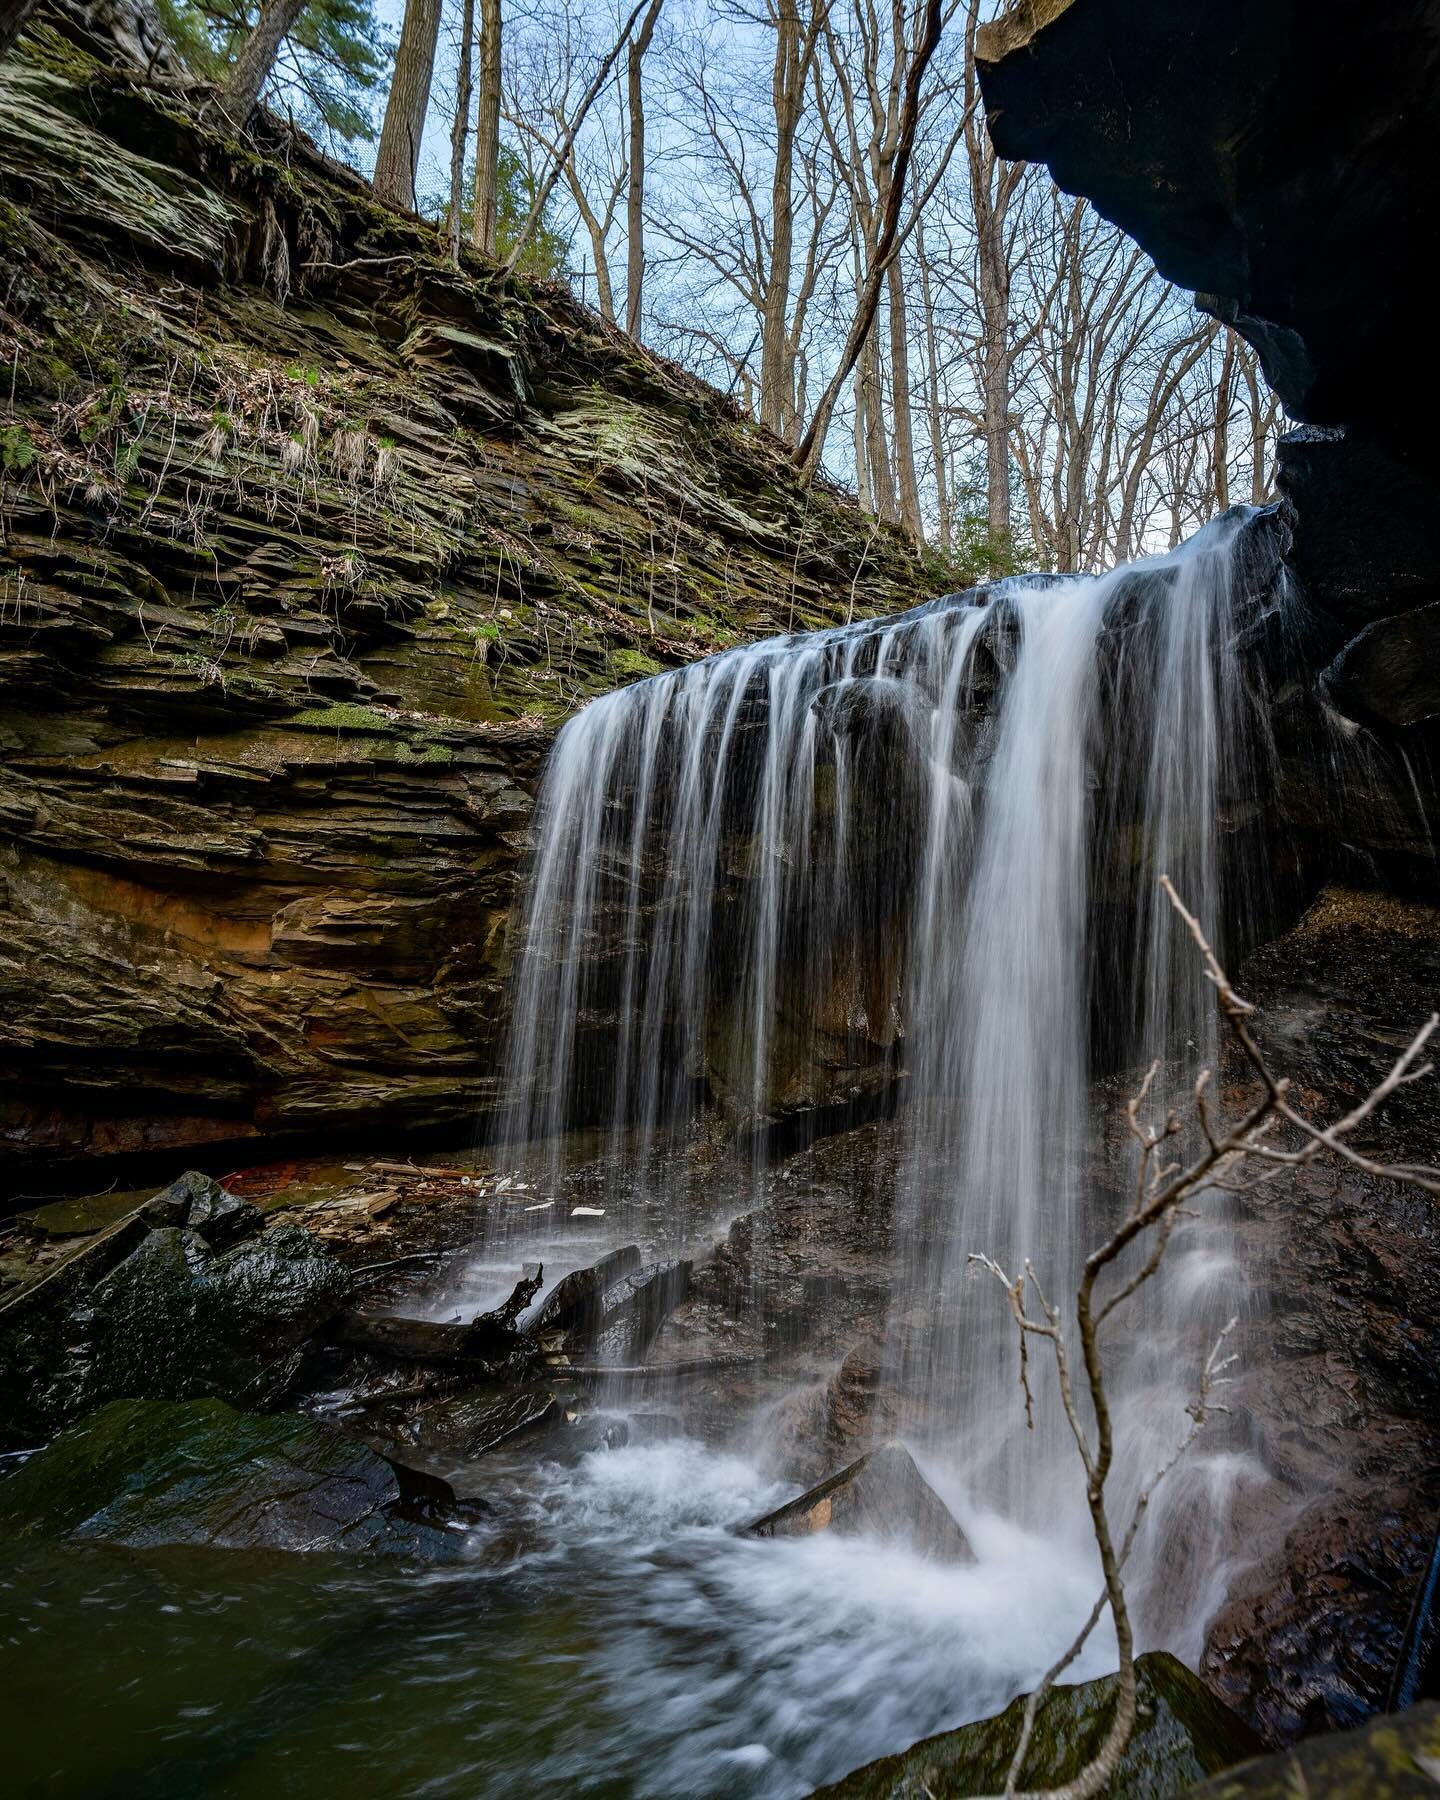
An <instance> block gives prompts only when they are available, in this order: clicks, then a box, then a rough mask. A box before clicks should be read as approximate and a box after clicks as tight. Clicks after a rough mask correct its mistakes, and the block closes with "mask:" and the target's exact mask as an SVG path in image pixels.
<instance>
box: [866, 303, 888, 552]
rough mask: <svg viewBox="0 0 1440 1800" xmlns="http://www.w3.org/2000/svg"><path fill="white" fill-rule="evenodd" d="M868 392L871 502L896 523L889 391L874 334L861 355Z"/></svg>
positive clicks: (886, 517) (884, 516) (867, 418)
mask: <svg viewBox="0 0 1440 1800" xmlns="http://www.w3.org/2000/svg"><path fill="white" fill-rule="evenodd" d="M860 371H861V381H862V383H863V386H864V390H865V461H866V464H867V466H868V467H869V470H870V499H871V503H872V505H873V507H874V510H875V512H876V513H877V514H878V515H879V516H880V518H882V519H886V520H889V521H890V522H891V523H892V524H893V523H894V521H895V518H896V508H895V483H894V481H893V480H892V478H891V473H890V446H889V445H888V444H887V443H886V441H885V388H884V383H883V381H882V378H881V373H880V345H879V342H878V340H877V338H876V336H875V333H874V332H873V331H872V332H871V333H870V334H869V336H868V337H867V338H866V340H865V346H864V348H863V349H862V350H861V352H860Z"/></svg>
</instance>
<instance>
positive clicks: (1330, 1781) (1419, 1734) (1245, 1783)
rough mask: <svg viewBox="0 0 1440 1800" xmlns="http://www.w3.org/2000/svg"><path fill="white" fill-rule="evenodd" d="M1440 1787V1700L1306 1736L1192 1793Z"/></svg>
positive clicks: (1382, 1794) (1391, 1794)
mask: <svg viewBox="0 0 1440 1800" xmlns="http://www.w3.org/2000/svg"><path fill="white" fill-rule="evenodd" d="M1437 1788H1440V1704H1437V1703H1436V1702H1434V1701H1427V1702H1425V1704H1423V1705H1421V1706H1414V1707H1411V1708H1410V1710H1409V1711H1408V1712H1403V1713H1396V1714H1394V1715H1381V1716H1380V1717H1378V1718H1374V1719H1371V1720H1370V1722H1369V1723H1368V1724H1367V1725H1365V1726H1363V1727H1361V1729H1359V1730H1358V1731H1331V1732H1326V1733H1325V1734H1324V1735H1323V1736H1322V1737H1314V1738H1305V1739H1303V1740H1302V1741H1301V1742H1300V1743H1298V1744H1294V1745H1292V1746H1291V1748H1290V1749H1288V1750H1284V1751H1281V1752H1280V1754H1279V1755H1277V1756H1262V1757H1259V1758H1257V1759H1256V1760H1255V1761H1253V1762H1247V1763H1243V1764H1241V1766H1240V1767H1239V1768H1238V1769H1230V1770H1228V1771H1227V1772H1226V1773H1225V1774H1224V1775H1221V1776H1219V1777H1217V1778H1216V1779H1215V1780H1214V1781H1207V1782H1204V1783H1203V1784H1202V1785H1201V1786H1199V1787H1195V1788H1192V1789H1191V1790H1190V1797H1191V1800H1297V1796H1305V1795H1309V1796H1313V1797H1314V1800H1319V1797H1320V1796H1321V1795H1324V1794H1328V1795H1332V1796H1335V1797H1336V1800H1340V1797H1341V1796H1345V1797H1347V1800H1348V1797H1353V1800H1362V1796H1363V1800H1410V1796H1411V1795H1414V1796H1415V1800H1431V1797H1433V1795H1434V1793H1435V1791H1436V1789H1437Z"/></svg>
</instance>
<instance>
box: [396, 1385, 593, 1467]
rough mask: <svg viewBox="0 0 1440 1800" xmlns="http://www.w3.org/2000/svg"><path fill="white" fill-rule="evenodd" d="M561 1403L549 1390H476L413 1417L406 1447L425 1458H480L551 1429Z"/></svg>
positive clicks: (426, 1408) (437, 1403) (443, 1401)
mask: <svg viewBox="0 0 1440 1800" xmlns="http://www.w3.org/2000/svg"><path fill="white" fill-rule="evenodd" d="M558 1413H559V1402H558V1401H557V1400H556V1398H555V1396H554V1394H553V1393H551V1391H550V1390H549V1389H548V1388H540V1387H534V1388H521V1389H519V1390H518V1391H517V1390H497V1389H495V1388H477V1389H475V1390H473V1391H471V1392H468V1393H464V1394H456V1395H454V1396H452V1397H451V1398H450V1399H447V1400H440V1401H437V1402H436V1403H435V1404H433V1405H431V1406H427V1407H425V1408H424V1410H423V1411H422V1412H421V1413H420V1414H419V1415H418V1416H417V1417H416V1420H415V1423H414V1427H413V1431H412V1433H411V1434H410V1441H411V1442H414V1443H415V1444H417V1445H419V1446H420V1448H421V1449H423V1450H425V1451H426V1452H428V1453H434V1452H436V1451H442V1450H443V1451H445V1452H449V1453H454V1454H458V1455H461V1456H465V1457H477V1456H483V1455H484V1454H485V1452H486V1451H487V1450H493V1449H495V1448H496V1447H497V1445H500V1444H508V1443H510V1442H511V1441H512V1440H513V1439H515V1438H518V1437H522V1436H524V1435H525V1434H526V1433H528V1432H531V1431H536V1430H539V1428H540V1427H541V1426H544V1425H549V1424H552V1423H553V1422H554V1421H555V1419H556V1417H557V1415H558Z"/></svg>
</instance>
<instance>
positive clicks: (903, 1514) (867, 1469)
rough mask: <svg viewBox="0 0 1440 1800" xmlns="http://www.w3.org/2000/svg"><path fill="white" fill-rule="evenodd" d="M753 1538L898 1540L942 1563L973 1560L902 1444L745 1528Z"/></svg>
mask: <svg viewBox="0 0 1440 1800" xmlns="http://www.w3.org/2000/svg"><path fill="white" fill-rule="evenodd" d="M746 1529H747V1531H748V1532H749V1533H750V1535H751V1536H752V1537H765V1538H775V1537H812V1536H814V1534H815V1533H816V1532H819V1531H834V1532H836V1533H838V1534H839V1535H841V1536H844V1537H860V1536H874V1537H881V1538H890V1539H899V1540H901V1541H903V1542H905V1543H908V1544H910V1545H912V1546H913V1547H914V1548H915V1549H916V1550H919V1551H921V1552H922V1553H923V1554H925V1555H927V1556H933V1557H936V1558H938V1559H939V1560H941V1561H944V1562H973V1561H974V1560H975V1553H974V1551H972V1550H971V1548H970V1544H969V1540H968V1539H967V1538H966V1536H965V1533H964V1532H963V1531H962V1530H961V1529H960V1527H959V1525H958V1524H956V1522H955V1520H954V1518H953V1517H952V1516H951V1513H950V1509H949V1507H947V1506H946V1504H945V1502H944V1501H943V1500H942V1499H941V1498H940V1496H939V1495H938V1494H937V1493H936V1492H935V1490H934V1488H932V1487H931V1486H930V1484H929V1482H928V1481H926V1479H925V1477H924V1476H923V1475H922V1474H921V1473H920V1471H919V1469H918V1468H916V1466H915V1459H914V1458H913V1457H912V1456H911V1454H910V1452H909V1451H908V1450H907V1449H905V1447H904V1446H903V1445H901V1444H886V1445H884V1446H882V1448H880V1449H879V1450H872V1451H870V1453H869V1454H868V1455H866V1456H862V1457H860V1458H859V1459H858V1460H857V1461H855V1462H853V1463H851V1464H850V1465H849V1467H848V1468H844V1469H841V1470H840V1472H839V1473H838V1474H837V1475H831V1476H829V1477H828V1478H827V1479H826V1480H824V1481H822V1482H821V1483H820V1484H819V1485H818V1486H817V1487H813V1488H810V1489H809V1490H808V1492H806V1493H803V1494H801V1495H800V1496H799V1498H798V1499H795V1500H790V1501H787V1502H786V1504H785V1505H784V1506H781V1507H778V1508H777V1509H776V1510H775V1511H774V1512H772V1513H767V1514H766V1515H765V1517H764V1518H763V1519H757V1520H756V1521H755V1522H754V1524H753V1525H750V1526H747V1527H746Z"/></svg>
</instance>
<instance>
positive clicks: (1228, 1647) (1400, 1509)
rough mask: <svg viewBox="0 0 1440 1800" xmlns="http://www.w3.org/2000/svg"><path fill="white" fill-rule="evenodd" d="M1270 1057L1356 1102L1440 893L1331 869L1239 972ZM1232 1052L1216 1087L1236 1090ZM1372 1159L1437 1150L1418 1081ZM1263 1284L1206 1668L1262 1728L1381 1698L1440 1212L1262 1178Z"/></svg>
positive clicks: (1424, 1456)
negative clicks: (1253, 1477) (1301, 911)
mask: <svg viewBox="0 0 1440 1800" xmlns="http://www.w3.org/2000/svg"><path fill="white" fill-rule="evenodd" d="M1238 979H1239V984H1240V988H1241V991H1242V992H1243V993H1244V995H1245V997H1246V998H1247V999H1248V1000H1250V1001H1251V1002H1252V1003H1254V1004H1255V1006H1256V1008H1257V1011H1256V1014H1255V1030H1256V1032H1257V1033H1258V1035H1259V1038H1260V1042H1261V1044H1262V1046H1263V1047H1264V1049H1265V1050H1266V1052H1267V1054H1268V1056H1269V1057H1270V1060H1271V1063H1272V1066H1273V1067H1275V1068H1277V1069H1283V1070H1285V1071H1286V1073H1287V1074H1289V1075H1290V1076H1291V1077H1292V1078H1293V1079H1294V1081H1295V1083H1296V1086H1297V1088H1298V1089H1299V1091H1301V1092H1303V1093H1305V1094H1307V1095H1317V1094H1319V1095H1325V1096H1327V1099H1328V1101H1329V1103H1330V1104H1331V1105H1333V1106H1334V1107H1336V1108H1338V1109H1342V1110H1343V1108H1345V1107H1346V1106H1349V1105H1353V1104H1354V1103H1355V1102H1356V1101H1357V1100H1359V1099H1360V1098H1361V1096H1362V1095H1364V1094H1365V1093H1368V1092H1369V1090H1370V1088H1371V1086H1372V1085H1373V1083H1374V1082H1375V1081H1376V1080H1377V1079H1379V1077H1380V1075H1381V1074H1383V1072H1384V1071H1385V1069H1387V1068H1388V1067H1389V1065H1390V1064H1391V1062H1392V1061H1393V1060H1394V1058H1395V1055H1396V1054H1397V1052H1398V1049H1399V1047H1400V1046H1401V1045H1403V1044H1404V1043H1406V1042H1408V1041H1409V1038H1410V1037H1411V1035H1412V1033H1413V1031H1414V1030H1415V1028H1416V1026H1417V1025H1418V1024H1419V1023H1420V1021H1422V1020H1423V1019H1424V1018H1426V1017H1427V1016H1428V1015H1429V1013H1430V1012H1431V1010H1432V1009H1433V1007H1434V1004H1435V995H1436V993H1437V992H1440V910H1437V909H1436V908H1434V907H1431V906H1422V905H1418V904H1413V903H1407V902H1401V901H1398V900H1394V899H1387V898H1386V897H1384V896H1382V895H1377V894H1373V893H1361V892H1359V891H1356V890H1349V889H1342V888H1338V887H1337V888H1330V889H1327V890H1326V891H1325V893H1324V894H1323V895H1321V897H1320V898H1319V899H1318V900H1317V901H1316V903H1315V905H1314V906H1313V907H1312V908H1311V909H1310V910H1309V912H1307V913H1306V915H1305V916H1304V918H1303V919H1301V920H1300V921H1299V922H1298V923H1297V924H1296V925H1295V927H1294V928H1293V929H1292V930H1291V931H1290V932H1288V933H1287V934H1286V935H1285V936H1284V937H1283V938H1281V939H1279V940H1277V941H1276V942H1275V943H1274V944H1272V945H1269V946H1267V947H1266V948H1265V949H1263V950H1261V951H1259V952H1257V953H1256V954H1255V955H1254V956H1253V957H1251V958H1250V959H1249V960H1248V961H1247V962H1246V963H1245V964H1244V965H1243V966H1242V967H1241V968H1240V970H1239V972H1238ZM1245 1091H1246V1090H1245V1088H1244V1086H1243V1084H1241V1085H1238V1086H1237V1085H1236V1075H1235V1072H1234V1071H1233V1070H1232V1071H1230V1072H1229V1074H1228V1075H1227V1095H1228V1097H1229V1099H1230V1100H1231V1103H1232V1105H1233V1103H1234V1102H1235V1101H1236V1100H1237V1099H1239V1098H1240V1097H1241V1096H1242V1095H1243V1094H1244V1093H1245ZM1366 1148H1367V1151H1368V1152H1369V1153H1370V1154H1371V1155H1374V1156H1376V1157H1377V1158H1381V1159H1383V1160H1386V1161H1396V1162H1410V1163H1430V1164H1434V1163H1435V1162H1436V1161H1437V1159H1440V1106H1437V1104H1436V1095H1435V1090H1434V1089H1433V1088H1432V1087H1431V1084H1430V1082H1429V1081H1426V1082H1421V1083H1417V1084H1416V1085H1415V1086H1414V1087H1412V1088H1407V1089H1404V1090H1402V1091H1401V1092H1400V1093H1398V1094H1396V1095H1395V1096H1394V1097H1393V1098H1392V1099H1391V1100H1390V1101H1389V1102H1388V1103H1387V1105H1386V1107H1385V1108H1384V1110H1383V1112H1382V1113H1381V1114H1380V1115H1379V1116H1378V1117H1377V1119H1376V1120H1375V1121H1374V1122H1373V1124H1372V1125H1371V1126H1370V1127H1369V1130H1368V1136H1367V1143H1366ZM1236 1231H1237V1246H1236V1252H1237V1256H1238V1257H1239V1259H1240V1261H1241V1262H1242V1264H1243V1266H1245V1267H1246V1268H1247V1269H1251V1270H1255V1271H1260V1272H1262V1279H1263V1282H1264V1290H1265V1296H1266V1301H1267V1307H1266V1309H1264V1310H1262V1311H1261V1312H1260V1313H1259V1314H1258V1315H1257V1316H1256V1318H1255V1320H1254V1321H1253V1324H1245V1325H1242V1334H1241V1340H1240V1341H1239V1342H1237V1345H1236V1348H1237V1350H1238V1351H1239V1353H1240V1355H1241V1367H1242V1368H1243V1369H1244V1371H1245V1375H1244V1378H1243V1380H1242V1382H1241V1383H1240V1384H1238V1386H1237V1390H1236V1393H1235V1394H1234V1396H1233V1399H1234V1401H1235V1402H1236V1404H1237V1407H1238V1406H1241V1405H1243V1407H1244V1411H1245V1414H1246V1416H1247V1420H1248V1423H1247V1432H1248V1434H1249V1437H1250V1441H1251V1443H1252V1444H1253V1445H1254V1448H1255V1451H1256V1453H1257V1455H1258V1457H1259V1459H1260V1461H1261V1463H1262V1464H1263V1467H1264V1470H1265V1473H1266V1475H1267V1476H1268V1477H1269V1485H1268V1486H1267V1487H1266V1488H1264V1489H1263V1490H1257V1493H1256V1495H1255V1496H1254V1498H1253V1499H1250V1500H1243V1501H1242V1503H1241V1504H1240V1505H1239V1506H1238V1508H1237V1513H1236V1517H1235V1521H1234V1526H1233V1532H1234V1542H1235V1545H1236V1547H1237V1549H1238V1550H1239V1551H1240V1552H1241V1554H1240V1555H1239V1556H1238V1557H1237V1559H1236V1572H1235V1574H1234V1575H1233V1577H1232V1579H1231V1581H1230V1583H1229V1591H1228V1593H1227V1595H1226V1597H1225V1599H1224V1601H1223V1603H1222V1604H1221V1605H1220V1606H1219V1608H1218V1609H1217V1610H1216V1612H1215V1613H1214V1615H1213V1616H1212V1618H1211V1619H1210V1621H1209V1623H1208V1625H1207V1634H1206V1644H1205V1649H1204V1653H1203V1656H1202V1659H1201V1662H1200V1668H1201V1670H1202V1673H1203V1674H1204V1676H1205V1679H1206V1681H1207V1682H1208V1683H1209V1685H1210V1686H1211V1688H1212V1689H1213V1691H1215V1692H1216V1693H1217V1694H1219V1695H1220V1696H1221V1697H1222V1698H1223V1699H1224V1700H1225V1701H1226V1702H1227V1703H1228V1704H1229V1705H1231V1706H1233V1707H1234V1708H1235V1709H1236V1710H1237V1711H1239V1712H1241V1713H1242V1714H1243V1715H1244V1716H1245V1717H1246V1718H1248V1719H1249V1720H1251V1722H1252V1723H1253V1724H1255V1725H1256V1726H1257V1728H1258V1729H1259V1730H1260V1731H1261V1732H1262V1733H1263V1734H1264V1735H1265V1736H1266V1737H1267V1738H1268V1739H1269V1740H1270V1741H1272V1742H1286V1741H1288V1740H1290V1739H1291V1738H1294V1737H1296V1736H1297V1735H1300V1734H1303V1733H1309V1732H1315V1731H1323V1730H1328V1729H1334V1728H1337V1727H1339V1726H1340V1725H1342V1724H1351V1723H1353V1722H1354V1721H1355V1719H1356V1718H1357V1717H1360V1716H1364V1715H1365V1714H1367V1713H1370V1712H1374V1711H1376V1710H1379V1709H1381V1708H1383V1707H1384V1705H1385V1702H1386V1696H1387V1693H1388V1691H1389V1689H1390V1685H1391V1682H1392V1678H1393V1673H1394V1670H1395V1666H1396V1662H1397V1658H1399V1656H1400V1655H1401V1653H1402V1649H1403V1646H1404V1643H1405V1637H1406V1625H1407V1620H1408V1618H1409V1616H1410V1612H1411V1607H1412V1604H1413V1601H1414V1597H1415V1594H1416V1592H1417V1589H1418V1588H1419V1586H1420V1584H1421V1582H1422V1580H1423V1578H1424V1573H1425V1569H1426V1564H1427V1560H1428V1557H1429V1554H1430V1548H1431V1543H1432V1534H1433V1531H1434V1522H1435V1518H1436V1514H1437V1510H1440V1362H1437V1358H1436V1355H1435V1345H1436V1343H1437V1341H1440V1213H1437V1209H1436V1207H1435V1205H1434V1203H1433V1202H1432V1201H1431V1200H1429V1199H1428V1198H1427V1197H1426V1196H1425V1195H1423V1194H1421V1193H1417V1192H1415V1191H1413V1190H1410V1189H1408V1188H1405V1187H1403V1186H1401V1185H1398V1184H1396V1183H1391V1182H1383V1181H1375V1180H1372V1179H1370V1178H1368V1177H1366V1176H1364V1175H1363V1174H1361V1173H1360V1172H1358V1171H1354V1170H1350V1169H1346V1168H1342V1167H1329V1168H1322V1167H1314V1168H1310V1169H1305V1170H1300V1171H1297V1172H1296V1173H1295V1174H1294V1175H1293V1176H1288V1175H1287V1176H1286V1177H1285V1178H1283V1179H1280V1180H1276V1181H1275V1182H1273V1183H1271V1184H1269V1185H1268V1186H1267V1189H1266V1192H1265V1199H1264V1204H1263V1206H1257V1207H1256V1208H1254V1209H1253V1211H1252V1210H1250V1209H1248V1208H1247V1209H1245V1211H1244V1212H1243V1213H1242V1215H1241V1217H1240V1218H1239V1219H1238V1220H1237V1223H1236Z"/></svg>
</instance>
